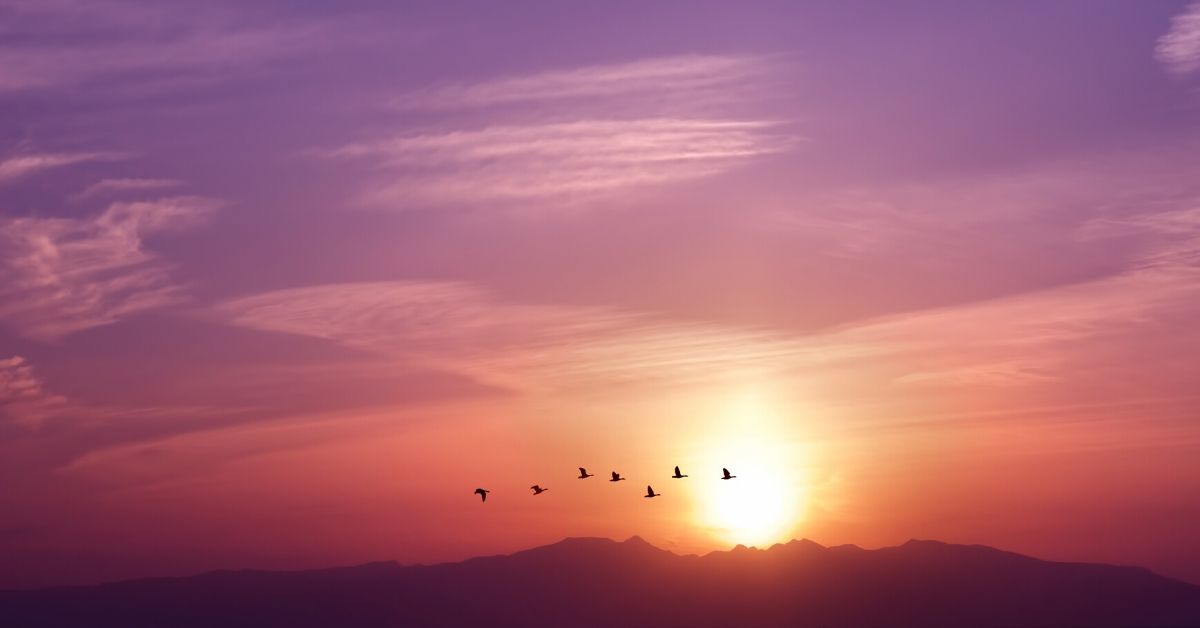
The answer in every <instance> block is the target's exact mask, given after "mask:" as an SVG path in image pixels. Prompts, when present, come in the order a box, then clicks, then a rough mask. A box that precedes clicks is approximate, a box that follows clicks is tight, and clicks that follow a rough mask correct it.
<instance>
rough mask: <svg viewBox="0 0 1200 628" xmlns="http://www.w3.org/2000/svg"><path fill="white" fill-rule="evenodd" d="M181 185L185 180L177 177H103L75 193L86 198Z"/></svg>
mask: <svg viewBox="0 0 1200 628" xmlns="http://www.w3.org/2000/svg"><path fill="white" fill-rule="evenodd" d="M180 185H183V182H182V181H178V180H175V179H129V178H127V179H101V180H100V181H97V182H95V183H93V184H91V185H89V186H88V187H87V188H85V189H84V190H83V191H82V192H80V193H79V194H77V195H75V198H77V199H85V198H92V197H95V196H103V195H110V194H119V193H122V192H143V191H146V190H161V189H164V188H173V187H178V186H180Z"/></svg>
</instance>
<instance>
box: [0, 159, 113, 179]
mask: <svg viewBox="0 0 1200 628" xmlns="http://www.w3.org/2000/svg"><path fill="white" fill-rule="evenodd" d="M124 158H125V156H124V155H121V154H119V153H31V154H24V155H14V156H12V157H9V158H7V159H5V160H3V161H0V186H3V185H6V184H9V183H13V182H15V181H18V180H20V179H24V178H25V177H28V176H32V175H34V174H37V173H38V172H42V171H44V170H51V169H54V168H62V167H64V166H70V165H73V164H79V163H85V162H89V161H114V160H118V159H124Z"/></svg>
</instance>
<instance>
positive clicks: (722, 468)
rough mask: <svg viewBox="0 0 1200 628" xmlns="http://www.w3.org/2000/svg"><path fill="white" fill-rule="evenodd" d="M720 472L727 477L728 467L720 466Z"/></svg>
mask: <svg viewBox="0 0 1200 628" xmlns="http://www.w3.org/2000/svg"><path fill="white" fill-rule="evenodd" d="M721 473H724V474H725V477H729V469H726V468H725V467H721Z"/></svg>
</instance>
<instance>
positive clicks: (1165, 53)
mask: <svg viewBox="0 0 1200 628" xmlns="http://www.w3.org/2000/svg"><path fill="white" fill-rule="evenodd" d="M1154 52H1155V55H1156V56H1157V57H1158V60H1159V61H1161V62H1162V63H1163V64H1164V65H1166V66H1167V69H1169V70H1170V71H1171V72H1173V73H1175V74H1180V75H1183V74H1191V73H1193V72H1196V71H1197V70H1200V2H1193V3H1191V4H1190V5H1188V7H1187V8H1186V9H1184V11H1183V13H1180V14H1179V15H1176V16H1175V17H1173V18H1171V28H1170V30H1168V31H1167V32H1166V34H1164V35H1163V36H1162V37H1159V38H1158V44H1157V46H1156V47H1155V50H1154Z"/></svg>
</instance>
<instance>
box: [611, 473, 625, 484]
mask: <svg viewBox="0 0 1200 628" xmlns="http://www.w3.org/2000/svg"><path fill="white" fill-rule="evenodd" d="M612 475H613V476H612V479H611V480H609V482H620V481H621V480H624V479H625V478H623V477H621V474H620V473H617V472H616V471H613V474H612Z"/></svg>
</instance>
